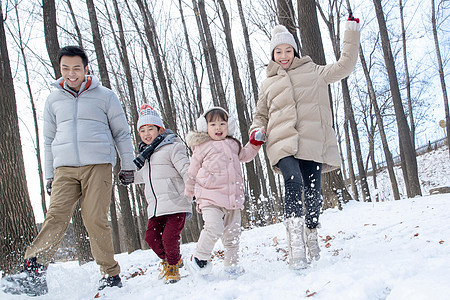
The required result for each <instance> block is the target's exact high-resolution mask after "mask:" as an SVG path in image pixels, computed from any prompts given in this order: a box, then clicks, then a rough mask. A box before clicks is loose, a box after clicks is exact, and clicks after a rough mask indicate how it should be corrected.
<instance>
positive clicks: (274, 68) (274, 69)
mask: <svg viewBox="0 0 450 300" xmlns="http://www.w3.org/2000/svg"><path fill="white" fill-rule="evenodd" d="M309 62H312V59H311V57H309V56H303V57H302V58H298V57H294V60H293V61H292V64H291V65H290V66H289V68H288V69H287V71H289V70H293V69H296V68H298V67H300V66H301V65H304V64H306V63H309ZM280 72H285V70H284V69H283V67H282V66H280V65H279V64H278V63H276V62H274V61H273V60H270V62H269V64H268V65H267V68H266V75H267V77H272V76H275V75H277V74H280Z"/></svg>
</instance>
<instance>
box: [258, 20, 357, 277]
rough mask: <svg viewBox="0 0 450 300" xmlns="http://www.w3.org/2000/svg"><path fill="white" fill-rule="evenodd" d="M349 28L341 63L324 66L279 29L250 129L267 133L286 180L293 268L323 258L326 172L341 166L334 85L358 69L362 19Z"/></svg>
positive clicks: (276, 163)
mask: <svg viewBox="0 0 450 300" xmlns="http://www.w3.org/2000/svg"><path fill="white" fill-rule="evenodd" d="M345 28H346V31H345V33H344V43H343V48H342V54H341V57H340V59H339V60H338V61H337V62H336V63H333V64H328V65H325V66H320V65H317V64H315V63H314V62H313V61H312V60H311V58H310V57H309V56H305V57H301V58H300V56H299V54H298V48H297V44H296V43H295V40H294V37H293V36H292V34H290V33H289V31H287V29H286V28H285V27H284V26H282V25H277V26H275V28H274V29H273V32H272V40H271V41H270V51H271V55H272V60H271V61H270V62H269V64H268V66H267V70H266V74H267V78H266V79H265V80H264V81H263V82H262V84H261V90H260V92H259V99H258V104H257V107H256V112H255V114H254V118H253V124H252V126H251V127H250V132H251V134H254V131H256V130H264V131H266V132H267V138H266V143H267V144H266V145H267V155H268V157H269V160H270V163H271V166H272V168H273V169H274V171H276V172H278V173H280V172H281V174H282V175H283V178H284V183H285V199H284V208H285V217H286V220H285V222H284V223H285V226H286V230H287V238H288V250H289V266H290V268H291V269H294V270H298V269H303V268H305V267H307V266H308V262H310V261H312V260H318V259H319V258H320V255H319V252H320V248H319V245H318V241H317V227H318V225H319V214H320V208H321V206H322V198H321V195H320V189H321V173H322V172H329V171H332V170H335V169H337V168H339V167H340V159H339V152H338V147H337V142H336V136H335V133H334V130H333V127H332V125H333V124H332V113H331V108H330V103H329V98H328V85H329V84H330V83H333V82H336V81H338V80H340V79H342V78H345V77H346V76H348V75H349V74H350V73H351V72H352V70H353V68H354V67H355V64H356V60H357V58H358V49H359V37H360V34H359V19H355V18H353V16H352V15H350V17H349V19H348V20H347V22H346V24H345ZM302 193H304V202H305V203H304V205H305V214H304V215H305V216H304V217H303V204H302ZM307 256H308V257H307Z"/></svg>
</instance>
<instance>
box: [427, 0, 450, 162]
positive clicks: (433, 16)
mask: <svg viewBox="0 0 450 300" xmlns="http://www.w3.org/2000/svg"><path fill="white" fill-rule="evenodd" d="M431 24H432V26H433V38H434V48H435V49H436V59H437V62H438V66H439V79H440V80H441V88H442V97H443V98H444V110H445V122H446V123H445V124H446V125H445V127H446V128H447V146H448V154H449V156H450V112H449V106H448V96H447V87H446V86H445V76H444V67H443V64H442V58H441V50H439V40H438V34H437V26H436V9H435V6H434V0H431Z"/></svg>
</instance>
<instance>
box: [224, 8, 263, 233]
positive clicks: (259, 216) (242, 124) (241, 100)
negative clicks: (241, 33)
mask: <svg viewBox="0 0 450 300" xmlns="http://www.w3.org/2000/svg"><path fill="white" fill-rule="evenodd" d="M217 1H218V3H219V6H220V9H221V11H222V17H223V22H224V32H225V40H226V43H227V50H228V57H229V60H230V66H231V73H232V76H233V87H234V98H235V101H236V110H237V113H238V122H239V129H240V131H241V137H242V142H243V144H244V145H245V144H246V143H247V142H248V141H249V136H248V129H249V127H248V124H249V122H248V120H247V118H246V117H245V111H244V110H245V107H246V106H247V103H246V100H245V95H244V89H243V87H242V82H241V79H240V77H239V66H238V64H237V60H236V55H235V53H234V46H233V41H232V39H231V25H230V19H229V15H228V11H227V8H226V6H225V3H224V2H223V0H217ZM246 170H247V179H248V181H249V188H250V197H251V200H252V202H254V203H255V207H256V211H255V212H256V221H257V225H262V224H261V222H263V220H264V218H263V215H264V211H263V209H262V208H261V201H260V196H261V185H260V180H259V178H258V176H257V174H256V172H255V164H254V162H253V161H250V162H248V163H247V164H246ZM249 212H250V211H248V210H247V211H246V213H249ZM245 225H247V226H248V225H250V224H244V226H245Z"/></svg>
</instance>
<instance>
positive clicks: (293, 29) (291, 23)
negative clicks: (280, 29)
mask: <svg viewBox="0 0 450 300" xmlns="http://www.w3.org/2000/svg"><path fill="white" fill-rule="evenodd" d="M277 10H278V13H277V15H278V22H280V24H281V25H284V26H285V27H286V28H287V30H289V32H290V33H291V34H292V36H293V37H294V40H295V42H296V43H297V46H298V49H299V50H300V54H301V55H303V54H304V53H303V49H302V47H301V43H300V41H299V39H298V35H297V26H295V11H294V5H292V0H277Z"/></svg>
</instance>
